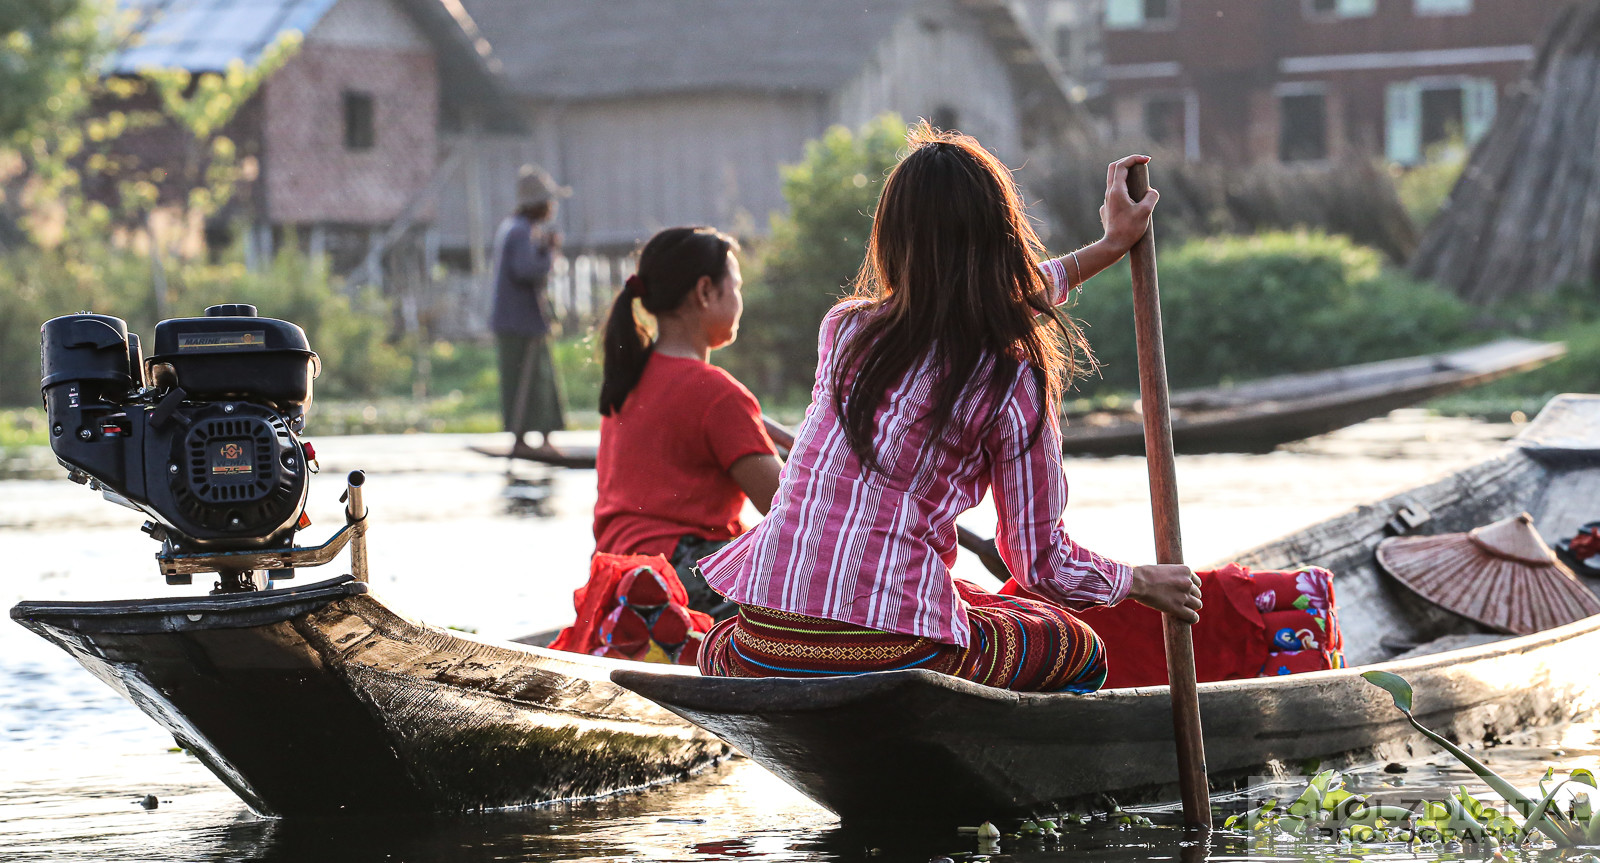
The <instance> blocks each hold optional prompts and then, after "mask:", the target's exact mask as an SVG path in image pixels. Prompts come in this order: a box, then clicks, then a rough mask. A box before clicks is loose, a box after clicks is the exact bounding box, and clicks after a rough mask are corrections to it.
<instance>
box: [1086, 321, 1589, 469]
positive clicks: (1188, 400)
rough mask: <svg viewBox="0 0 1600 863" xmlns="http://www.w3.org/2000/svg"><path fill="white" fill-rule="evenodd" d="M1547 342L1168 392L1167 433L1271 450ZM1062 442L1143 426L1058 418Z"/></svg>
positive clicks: (1113, 446)
mask: <svg viewBox="0 0 1600 863" xmlns="http://www.w3.org/2000/svg"><path fill="white" fill-rule="evenodd" d="M1566 350H1567V349H1566V346H1565V345H1563V344H1560V343H1556V342H1533V341H1528V340H1526V339H1502V340H1500V341H1497V342H1491V343H1489V344H1486V345H1479V346H1478V347H1474V348H1465V349H1462V350H1457V351H1447V352H1444V353H1438V354H1425V355H1423V356H1419V357H1406V358H1404V359H1398V360H1381V361H1379V362H1372V363H1362V364H1360V365H1354V366H1344V367H1342V368H1337V369H1329V370H1327V371H1320V372H1306V373H1303V374H1293V375H1281V376H1278V377H1272V378H1266V379H1263V380H1258V381H1248V382H1246V383H1241V384H1237V385H1235V386H1228V387H1216V388H1213V389H1204V390H1189V391H1186V392H1179V393H1174V394H1173V395H1172V441H1173V446H1174V447H1176V448H1177V451H1178V452H1181V453H1207V452H1271V451H1272V449H1273V448H1274V447H1276V446H1278V445H1280V444H1285V443H1289V442H1291V441H1297V440H1304V439H1305V438H1308V437H1314V436H1316V435H1319V434H1327V433H1328V432H1331V431H1335V430H1337V429H1341V428H1344V427H1346V426H1350V425H1355V424H1356V423H1358V422H1361V421H1363V420H1368V419H1371V418H1373V417H1376V416H1382V415H1384V414H1386V413H1388V412H1389V411H1392V410H1395V409H1397V408H1403V407H1408V406H1410V405H1414V404H1417V403H1418V402H1422V401H1426V400H1427V399H1430V398H1434V397H1436V396H1442V395H1447V394H1449V393H1454V392H1460V391H1461V390H1465V389H1468V388H1470V387H1475V386H1478V385H1479V384H1484V383H1488V382H1490V381H1493V380H1498V379H1499V378H1503V377H1506V376H1507V375H1512V374H1516V373H1517V372H1523V371H1528V370H1529V369H1534V368H1537V367H1539V366H1542V365H1544V364H1545V363H1548V362H1551V361H1553V360H1555V359H1558V358H1560V357H1561V356H1562V355H1564V354H1565V353H1566ZM1062 434H1063V439H1062V449H1063V450H1064V451H1065V452H1068V453H1073V454H1078V455H1138V454H1142V453H1143V452H1144V424H1143V422H1142V421H1141V420H1140V418H1139V416H1138V415H1137V414H1136V413H1134V412H1132V411H1126V412H1121V413H1110V412H1099V413H1090V414H1083V415H1079V416H1075V417H1071V416H1069V417H1068V425H1067V427H1066V428H1064V429H1062Z"/></svg>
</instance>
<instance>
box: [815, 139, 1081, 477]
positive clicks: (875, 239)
mask: <svg viewBox="0 0 1600 863" xmlns="http://www.w3.org/2000/svg"><path fill="white" fill-rule="evenodd" d="M908 141H909V143H910V146H911V151H910V153H909V154H908V155H907V156H906V157H905V158H904V159H902V160H901V162H900V164H898V165H896V166H895V168H894V170H893V171H891V172H890V173H889V178H888V180H887V181H885V183H884V186H883V194H882V195H881V196H880V197H879V198H878V210H877V214H876V216H875V217H874V219H873V223H872V239H871V241H870V242H869V243H868V245H867V257H866V260H865V261H864V262H863V263H862V265H861V271H860V273H859V274H858V275H857V276H856V280H855V293H854V296H853V297H852V298H851V299H864V300H866V301H867V302H866V303H865V304H864V305H862V306H860V307H857V308H856V309H853V310H852V311H851V312H850V313H849V316H850V318H851V319H852V320H853V321H858V322H859V323H860V326H859V327H858V328H857V329H856V330H855V331H854V333H853V334H852V335H851V336H850V338H849V339H848V341H847V342H846V344H845V346H844V348H843V350H842V352H841V354H840V355H839V358H838V360H837V362H836V364H835V366H834V369H833V404H834V409H835V410H836V411H837V412H838V414H839V416H840V417H841V418H842V420H843V423H844V433H845V439H846V440H847V441H848V442H849V444H850V449H851V450H852V451H853V452H854V453H855V454H856V456H857V457H858V458H859V459H860V460H861V463H862V464H863V465H865V466H866V467H867V468H868V469H869V470H875V471H878V472H880V473H881V472H884V469H883V467H882V465H880V464H879V462H878V459H877V454H876V452H875V450H874V447H873V431H874V424H875V417H876V414H877V410H878V407H879V405H880V404H881V403H882V401H883V399H884V396H885V394H886V392H887V391H888V389H889V388H890V387H892V386H894V385H895V384H897V383H899V382H900V381H901V380H902V379H903V378H904V377H905V376H906V375H907V374H908V373H910V372H911V371H912V369H914V368H917V367H919V366H920V365H921V364H922V363H923V362H925V361H928V360H931V364H930V369H931V370H932V373H933V374H937V375H938V376H939V377H938V380H937V381H936V382H935V383H934V385H933V389H932V396H933V404H932V406H931V408H930V409H929V411H928V413H927V414H926V415H925V417H926V418H929V419H931V421H932V427H931V428H930V430H929V437H928V439H929V440H931V441H936V442H937V441H941V440H942V439H943V435H944V432H945V431H946V430H947V428H948V427H949V424H950V420H951V418H952V417H954V416H955V415H956V410H955V409H956V404H957V401H958V400H960V399H962V398H963V396H964V395H965V396H966V397H975V398H981V399H983V400H984V401H986V402H987V404H988V413H987V415H986V416H985V417H984V418H983V425H984V428H985V429H987V428H991V427H992V426H993V424H994V423H995V422H997V421H998V419H999V417H1000V413H1001V411H1002V409H1003V408H1004V399H1003V398H1002V396H1003V394H1004V393H1005V391H1006V390H1007V389H1008V388H1009V387H1010V385H1011V383H1012V382H1013V381H1014V380H1016V375H1017V371H1018V368H1019V367H1020V366H1021V364H1022V363H1024V362H1026V363H1027V364H1028V365H1029V368H1030V369H1031V370H1032V372H1033V377H1034V382H1035V385H1036V386H1037V387H1038V388H1039V390H1040V394H1041V395H1042V396H1043V397H1044V401H1043V403H1044V404H1045V405H1046V406H1047V407H1046V411H1050V410H1054V409H1055V405H1057V404H1058V403H1059V400H1060V398H1061V393H1062V391H1063V390H1064V388H1065V387H1066V384H1067V382H1068V381H1070V380H1071V379H1072V378H1073V376H1075V375H1076V374H1078V372H1079V369H1080V366H1082V365H1089V366H1091V367H1092V365H1093V362H1094V360H1093V357H1092V356H1091V355H1090V354H1089V352H1088V342H1087V340H1085V339H1084V337H1083V333H1082V331H1081V330H1079V329H1078V327H1077V325H1076V324H1075V323H1074V322H1073V321H1072V319H1071V318H1069V317H1067V316H1066V315H1064V314H1062V313H1061V312H1059V311H1057V310H1056V308H1055V304H1054V303H1053V302H1052V301H1051V296H1050V292H1049V291H1048V290H1047V289H1046V286H1045V283H1044V277H1043V275H1042V274H1041V273H1040V272H1039V270H1038V268H1037V266H1036V261H1038V260H1039V259H1040V258H1041V257H1042V255H1043V252H1044V246H1043V244H1042V243H1040V242H1039V237H1038V235H1037V234H1035V233H1034V230H1033V226H1032V225H1031V224H1030V223H1029V221H1028V217H1027V214H1026V213H1025V212H1024V210H1023V205H1022V197H1021V195H1019V194H1018V192H1017V187H1016V184H1015V183H1014V182H1013V181H1012V179H1011V172H1010V171H1009V170H1008V169H1007V168H1006V166H1005V165H1004V164H1002V163H1001V162H1000V160H999V159H996V158H995V157H994V156H993V155H992V154H990V153H989V152H988V151H987V150H985V149H984V148H983V147H982V146H981V145H979V144H978V142H977V141H976V140H974V139H972V138H971V137H968V136H966V135H962V134H960V133H959V132H939V131H935V130H933V129H932V128H930V127H929V126H928V124H926V123H919V124H918V125H917V126H915V127H913V128H912V129H911V132H910V134H909V136H908ZM1047 415H1048V414H1047V413H1041V419H1040V422H1039V423H1038V424H1036V425H1035V426H1034V428H1033V429H1032V430H1031V432H1030V437H1029V439H1028V443H1027V446H1028V447H1032V446H1033V445H1034V444H1035V443H1036V442H1037V441H1038V439H1039V435H1040V434H1042V433H1043V431H1044V417H1045V416H1047Z"/></svg>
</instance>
